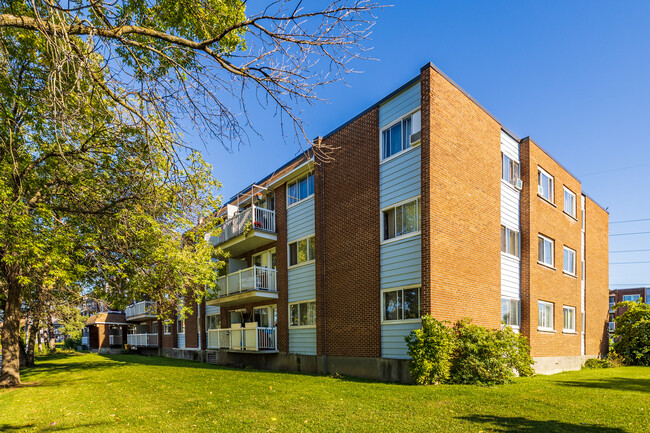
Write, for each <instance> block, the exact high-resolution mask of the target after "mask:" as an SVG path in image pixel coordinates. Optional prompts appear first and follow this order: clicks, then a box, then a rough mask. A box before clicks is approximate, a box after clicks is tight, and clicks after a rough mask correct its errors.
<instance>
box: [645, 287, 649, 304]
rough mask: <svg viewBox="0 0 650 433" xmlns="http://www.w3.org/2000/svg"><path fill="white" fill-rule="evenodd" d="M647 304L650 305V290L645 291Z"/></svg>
mask: <svg viewBox="0 0 650 433" xmlns="http://www.w3.org/2000/svg"><path fill="white" fill-rule="evenodd" d="M645 303H646V304H650V288H647V289H645Z"/></svg>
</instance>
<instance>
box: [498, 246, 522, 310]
mask: <svg viewBox="0 0 650 433" xmlns="http://www.w3.org/2000/svg"><path fill="white" fill-rule="evenodd" d="M519 269H520V266H519V260H517V259H516V258H515V257H509V256H508V255H506V254H501V296H502V297H506V298H515V299H519V284H520V277H519Z"/></svg>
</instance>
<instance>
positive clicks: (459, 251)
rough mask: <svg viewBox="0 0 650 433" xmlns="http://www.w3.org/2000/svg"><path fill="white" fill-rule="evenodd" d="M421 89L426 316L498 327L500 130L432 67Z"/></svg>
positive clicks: (424, 75)
mask: <svg viewBox="0 0 650 433" xmlns="http://www.w3.org/2000/svg"><path fill="white" fill-rule="evenodd" d="M421 88H422V90H421V91H422V215H423V219H422V232H423V233H422V294H423V296H422V299H423V308H424V311H423V312H425V313H426V312H431V314H432V315H433V316H434V317H436V318H438V319H442V320H452V321H453V320H457V319H460V318H463V317H471V318H473V322H474V323H476V324H478V325H482V326H489V327H494V328H496V327H499V326H500V312H501V254H500V250H501V246H500V245H501V240H500V236H501V234H500V227H501V222H500V221H501V215H500V212H501V183H500V182H501V181H500V179H501V127H500V125H499V124H498V123H497V122H496V121H495V120H494V119H492V117H490V116H489V115H488V114H487V113H486V112H485V111H484V110H483V109H482V108H480V107H479V106H478V105H476V103H475V102H473V101H472V100H471V99H470V98H468V97H467V96H466V95H465V94H463V92H461V91H460V90H459V89H458V88H456V87H455V86H454V85H453V84H451V83H450V82H449V81H448V80H447V79H446V78H445V77H443V76H442V75H440V73H438V72H437V71H436V70H434V69H432V68H430V67H426V68H424V69H423V70H422V73H421Z"/></svg>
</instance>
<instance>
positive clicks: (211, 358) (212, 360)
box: [207, 352, 217, 365]
mask: <svg viewBox="0 0 650 433" xmlns="http://www.w3.org/2000/svg"><path fill="white" fill-rule="evenodd" d="M207 361H208V364H215V365H216V363H217V353H216V352H208V358H207Z"/></svg>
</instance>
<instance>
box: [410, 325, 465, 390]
mask: <svg viewBox="0 0 650 433" xmlns="http://www.w3.org/2000/svg"><path fill="white" fill-rule="evenodd" d="M405 340H406V344H407V346H408V354H409V356H410V357H411V359H412V361H411V363H410V365H409V370H410V372H411V376H412V377H413V379H414V380H415V382H416V383H417V384H419V385H432V384H436V383H440V382H444V381H446V380H447V379H448V378H449V368H450V366H451V360H450V355H451V351H452V350H453V347H454V345H453V342H452V332H451V329H450V328H449V327H448V326H445V324H444V323H443V322H440V321H438V320H436V319H434V318H433V317H431V316H424V317H423V318H422V329H415V330H413V331H412V332H411V333H410V334H409V335H408V336H406V337H405Z"/></svg>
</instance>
